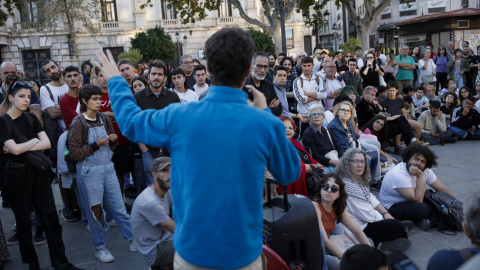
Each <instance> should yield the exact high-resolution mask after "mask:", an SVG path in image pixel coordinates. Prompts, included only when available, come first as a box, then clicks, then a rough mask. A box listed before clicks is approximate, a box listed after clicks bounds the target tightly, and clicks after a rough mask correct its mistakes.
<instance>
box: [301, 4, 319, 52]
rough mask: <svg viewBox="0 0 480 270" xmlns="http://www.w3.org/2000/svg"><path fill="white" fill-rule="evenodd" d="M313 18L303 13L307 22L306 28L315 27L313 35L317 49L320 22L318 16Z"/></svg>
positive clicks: (314, 15)
mask: <svg viewBox="0 0 480 270" xmlns="http://www.w3.org/2000/svg"><path fill="white" fill-rule="evenodd" d="M312 17H313V18H309V17H307V13H306V12H304V13H303V21H304V22H305V26H306V27H310V26H313V33H312V35H315V47H317V46H318V24H319V22H320V20H319V18H317V14H313V15H312Z"/></svg>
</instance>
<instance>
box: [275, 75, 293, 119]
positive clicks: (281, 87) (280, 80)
mask: <svg viewBox="0 0 480 270" xmlns="http://www.w3.org/2000/svg"><path fill="white" fill-rule="evenodd" d="M287 71H288V69H287V68H286V67H284V66H276V67H275V70H274V71H273V86H274V87H275V92H276V93H277V97H278V99H279V100H280V104H281V105H282V114H281V115H283V116H286V117H290V118H298V114H295V113H290V112H289V111H288V102H287V93H286V92H285V83H286V82H287Z"/></svg>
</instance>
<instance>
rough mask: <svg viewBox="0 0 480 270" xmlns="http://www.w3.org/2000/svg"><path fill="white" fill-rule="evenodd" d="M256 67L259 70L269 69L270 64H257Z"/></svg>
mask: <svg viewBox="0 0 480 270" xmlns="http://www.w3.org/2000/svg"><path fill="white" fill-rule="evenodd" d="M255 68H256V69H258V70H262V69H268V66H267V65H264V66H262V65H260V64H256V65H255Z"/></svg>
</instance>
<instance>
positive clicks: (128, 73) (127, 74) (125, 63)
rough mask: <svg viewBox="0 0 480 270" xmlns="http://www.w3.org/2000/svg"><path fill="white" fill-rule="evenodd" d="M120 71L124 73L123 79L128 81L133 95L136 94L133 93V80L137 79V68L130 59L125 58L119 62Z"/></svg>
mask: <svg viewBox="0 0 480 270" xmlns="http://www.w3.org/2000/svg"><path fill="white" fill-rule="evenodd" d="M118 69H119V70H120V72H121V73H122V77H123V78H125V80H127V83H128V86H129V87H130V90H132V93H135V91H133V85H132V84H133V78H135V68H134V67H133V63H132V61H131V60H130V59H128V58H123V59H120V60H119V61H118Z"/></svg>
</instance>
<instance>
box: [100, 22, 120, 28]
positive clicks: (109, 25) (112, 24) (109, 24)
mask: <svg viewBox="0 0 480 270" xmlns="http://www.w3.org/2000/svg"><path fill="white" fill-rule="evenodd" d="M100 27H101V28H102V29H103V30H113V29H120V25H119V24H118V22H102V23H100Z"/></svg>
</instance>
